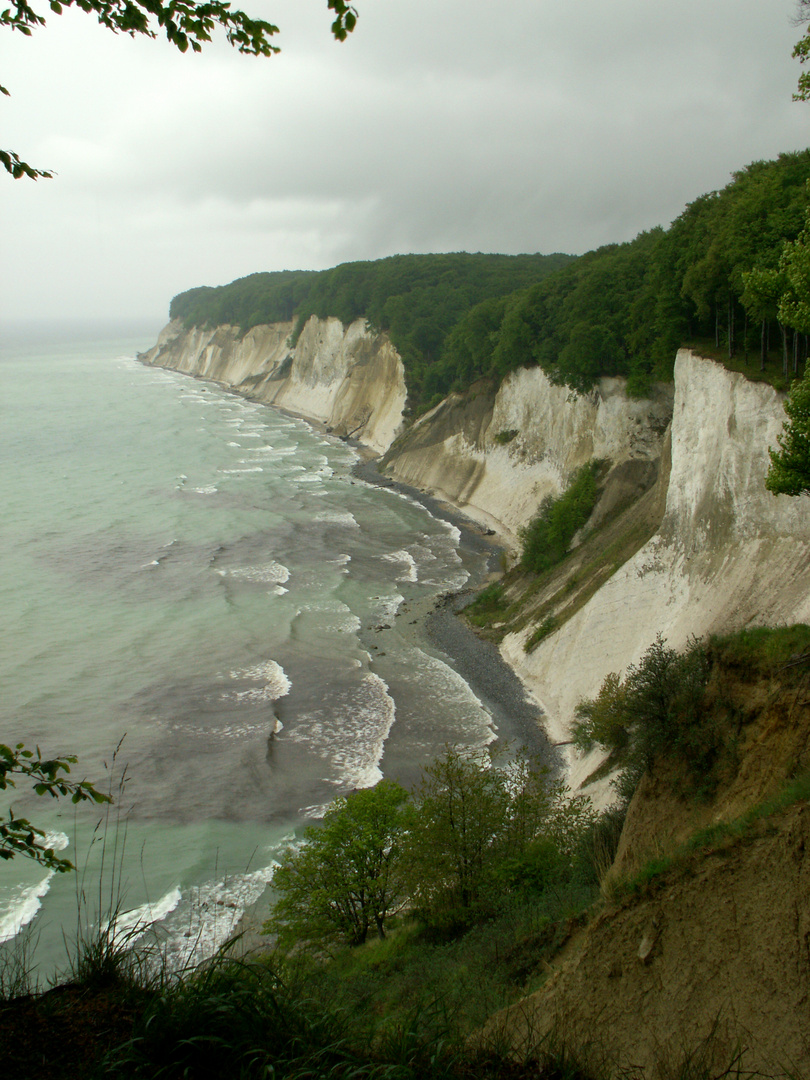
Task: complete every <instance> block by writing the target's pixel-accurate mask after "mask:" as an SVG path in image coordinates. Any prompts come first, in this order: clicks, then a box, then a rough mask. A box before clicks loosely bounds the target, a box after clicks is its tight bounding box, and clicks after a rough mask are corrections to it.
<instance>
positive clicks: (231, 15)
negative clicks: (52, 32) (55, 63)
mask: <svg viewBox="0 0 810 1080" xmlns="http://www.w3.org/2000/svg"><path fill="white" fill-rule="evenodd" d="M73 6H75V7H77V8H79V9H80V10H81V11H84V12H85V13H86V14H88V15H95V16H96V17H97V18H98V21H99V22H100V23H101V25H102V26H106V27H107V29H108V30H112V31H113V32H114V33H118V32H120V33H124V34H129V35H131V36H133V37H134V36H135V35H136V34H142V35H144V36H145V37H150V38H155V37H157V36H158V32H159V31H162V32H163V34H165V36H166V39H167V40H168V41H170V42H171V44H172V45H174V46H175V47H176V48H178V49H179V50H180V52H186V51H187V50H188V48H189V47H190V48H191V50H192V52H201V51H202V47H203V45H204V44H205V43H206V42H208V41H210V40H211V34H212V33H213V31H214V30H215V29H216V27H217V26H219V27H220V28H221V29H222V30H224V31H225V36H226V37H227V39H228V41H229V43H230V44H231V45H233V46H234V48H235V49H238V50H239V52H241V53H245V54H246V55H248V56H272V54H273V53H276V52H278V51H279V49H278V46H277V45H275V44H273V42H272V41H271V38H272V37H273V36H274V35H275V34H277V33H278V27H277V26H274V25H273V24H272V23H269V22H266V21H265V20H264V19H253V18H251V17H250V16H249V15H247V14H246V13H245V12H244V11H241V10H236V11H234V10H232V9H231V5H230V3H229V2H228V0H204V2H203V3H194V2H193V0H48V4H47V8H45V10H47V11H48V13H49V14H54V15H61V14H62V12H63V11H64V9H65V8H67V7H73ZM327 7H328V8H329V9H330V10H331V11H332V12H333V13H334V16H335V18H334V21H333V23H332V33H333V35H334V36H335V38H337V40H338V41H344V40H345V39H346V37H347V35H348V34H350V33H351V31H352V30H354V27H355V25H356V23H357V12H356V11H355V9H354V8H353V7H352V6H351V5H350V4H347V3H346V2H345V0H327ZM42 10H43V9H42V8H40V11H35V10H34V8H33V7H31V5H30V4H29V3H28V0H12V3H11V7H8V8H6V9H5V10H2V11H0V26H7V27H8V28H9V29H11V30H17V31H19V32H20V33H21V34H25V35H26V36H30V35H31V33H32V32H33V31H34V30H35V29H37V28H39V27H43V26H45V17H44V15H42V14H41V13H40V12H41V11H42ZM0 93H3V94H6V95H7V96H8V93H9V91H8V90H7V89H6V88H5V87H4V86H0ZM0 164H2V165H3V167H4V168H5V169H6V171H7V172H9V173H11V175H12V176H13V177H14V178H15V179H19V178H20V177H22V176H27V177H29V178H30V179H32V180H36V179H38V178H39V177H51V176H52V175H53V173H51V172H48V171H47V170H44V169H35V168H34V167H33V166H31V165H29V164H28V163H27V162H25V161H22V160H21V158H20V157H19V155H17V154H15V153H14V152H13V151H10V150H0Z"/></svg>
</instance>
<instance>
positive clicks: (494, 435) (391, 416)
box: [142, 317, 810, 803]
mask: <svg viewBox="0 0 810 1080" xmlns="http://www.w3.org/2000/svg"><path fill="white" fill-rule="evenodd" d="M291 329H292V327H291V324H289V323H281V324H277V325H274V326H260V327H256V328H254V329H253V330H251V331H250V332H249V333H248V334H246V335H245V336H244V337H241V336H240V335H239V333H238V331H237V330H236V329H235V328H233V327H218V328H216V329H212V330H198V329H192V330H183V328H182V326H181V325H180V324H178V323H173V324H170V326H168V327H167V328H166V330H165V331H164V332H163V333H162V335H161V338H160V340H159V342H158V345H157V346H156V347H155V348H154V349H152V350H151V352H149V353H147V354H145V355H144V356H143V357H142V359H143V360H145V361H146V362H147V363H151V364H157V365H161V366H164V367H169V368H173V369H174V370H177V371H184V372H188V373H189V374H194V375H198V376H202V377H204V378H210V379H216V380H218V381H219V382H222V383H224V384H225V385H227V386H230V387H232V388H234V389H235V390H237V391H239V392H241V393H245V394H248V395H250V396H251V397H254V398H256V399H258V400H260V401H266V402H269V403H274V404H277V405H281V406H283V407H284V408H286V409H289V410H290V411H291V412H294V413H297V414H299V415H301V416H304V417H307V418H312V419H315V420H318V421H321V422H323V423H324V424H326V425H328V426H329V427H331V428H332V429H333V430H335V431H336V432H337V433H338V434H347V433H351V432H354V434H355V435H356V437H357V438H358V439H360V440H361V441H362V442H364V443H366V444H367V445H368V446H369V447H370V448H371V449H373V450H375V451H376V452H378V453H382V454H384V455H385V456H384V458H383V462H382V466H383V468H384V469H386V470H387V471H388V472H389V474H390V475H391V476H392V477H394V478H395V479H397V480H401V481H403V482H405V483H409V484H412V485H414V486H416V487H419V488H422V489H424V490H428V491H430V492H432V493H433V494H435V495H438V496H439V497H440V498H444V499H445V500H447V501H448V502H450V503H452V504H454V505H455V506H456V507H458V508H460V509H462V510H463V511H464V512H465V513H467V514H468V515H469V516H470V517H472V518H473V519H475V520H477V521H478V522H480V523H481V524H482V525H485V526H488V527H490V528H492V529H493V530H494V531H495V532H496V533H497V534H498V536H499V538H500V539H502V540H503V542H504V543H505V544H507V546H508V545H512V546H514V545H515V544H516V541H517V533H518V530H519V529H520V527H521V526H522V525H525V524H527V523H528V522H529V521H530V520H531V518H532V516H533V515H534V514H536V512H537V510H538V508H539V506H540V504H541V502H542V500H543V499H544V498H545V496H546V495H558V494H559V493H560V492H561V491H562V490H564V488H565V487H566V486H567V484H568V482H569V481H570V479H571V476H572V475H573V473H574V472H575V470H576V469H577V468H578V467H579V466H581V465H583V464H585V463H586V462H588V461H590V460H592V459H593V458H599V459H602V460H604V461H605V463H606V464H605V469H606V481H605V484H604V491H605V494H604V496H603V498H602V500H601V501H600V503H599V505H598V506H597V509H596V511H595V514H594V518H593V519H592V521H591V522H590V523H589V524H590V526H591V527H593V526H594V525H599V524H602V523H604V522H605V521H607V522H608V531H607V532H606V533H605V536H606V537H607V539H610V531H609V528H610V527H611V526H610V522H611V519H612V516H613V518H615V512H616V509H617V506H619V504H627V503H628V502H629V503H631V504H632V503H633V502H634V501H635V503H636V505H637V506H638V507H639V508H640V510H639V513H641V511H643V515H642V516H644V517H645V522H646V524H644V528H645V529H646V530H647V531H646V532H645V533H644V535H643V537H642V540H641V541H639V543H642V542H643V541H644V540H645V539H646V537H650V536H651V539H649V540H647V541H646V542H643V546H641V548H640V550H636V549H637V548H638V543H637V544H636V546H635V548H633V550H635V552H636V553H635V554H634V555H632V557H630V558H629V559H628V560H627V561H626V562H624V563H623V565H620V566H618V568H617V567H616V566H615V565H614V564H611V565H607V566H605V567H603V568H602V569H600V571H599V573H600V575H602V576H601V577H600V578H599V580H598V582H597V584H598V587H597V588H596V589H595V591H594V592H593V595H590V598H589V599H588V600H587V602H585V603H583V604H580V605H578V609H577V610H576V611H575V612H574V613H573V614H572V615H570V617H569V615H568V614H567V613H564V617H563V618H561V619H560V620H559V621H560V623H561V625H560V626H559V628H558V629H557V630H555V631H554V632H553V633H551V634H550V635H549V636H548V637H547V638H546V639H545V640H543V641H542V642H540V644H539V645H537V646H536V647H535V648H534V649H533V650H532V651H530V652H527V651H526V650H525V647H524V646H525V643H526V641H527V639H528V637H529V636H530V635H531V633H532V631H533V629H534V625H533V624H532V622H531V621H529V622H528V623H527V625H526V626H525V627H523V628H521V629H520V630H519V631H517V632H514V633H510V634H508V635H507V636H506V637H505V638H504V640H503V642H502V645H501V651H502V654H503V656H504V658H505V659H506V660H507V662H508V663H509V664H510V665H511V666H512V667H513V668H514V669H515V670H516V671H517V673H518V674H519V676H520V677H521V679H522V680H523V682H524V684H525V685H526V687H527V689H528V690H529V691H530V693H531V694H532V695H533V696H534V697H535V698H536V700H537V701H538V704H539V705H540V706H541V707H542V709H543V711H544V713H545V724H546V726H547V728H548V729H549V733H550V735H551V737H552V740H553V741H555V742H560V743H565V742H566V741H567V740H568V738H569V732H570V724H571V721H572V719H573V715H574V709H575V706H576V704H577V702H578V701H579V700H580V699H581V698H582V697H587V696H592V695H593V694H595V693H596V692H597V691H598V690H599V687H600V685H601V683H602V681H603V679H604V677H605V676H606V675H607V674H608V673H609V672H611V671H617V672H624V671H625V670H626V669H627V667H628V665H630V664H632V663H635V662H637V661H638V660H639V659H640V658H641V657H642V656H643V654H644V652H645V651H646V649H647V648H648V647H649V645H650V644H651V643H652V642H653V641H654V640H655V638H656V636H657V635H658V634H659V633H660V634H662V635H663V636H664V637H665V638H666V639H667V642H668V644H669V645H670V646H671V647H673V648H680V647H682V646H683V645H684V644H685V643H686V641H687V639H688V638H689V637H690V636H691V635H697V636H702V635H705V634H709V633H713V632H721V631H723V632H724V631H728V630H733V629H738V628H740V627H743V626H747V625H753V624H779V623H792V622H806V621H810V512H808V500H807V499H805V498H799V499H793V498H790V497H788V496H778V497H775V496H773V495H771V494H770V493H769V492H767V491H766V490H765V488H764V478H765V475H766V472H767V469H768V465H769V458H768V447H769V446H774V445H775V444H776V437H777V435H778V434H779V432H780V431H781V429H782V425H783V422H784V410H783V407H782V396H781V395H780V394H778V393H777V392H776V391H775V390H773V389H772V388H771V387H768V386H766V385H764V384H754V383H750V382H748V381H747V380H746V379H745V378H744V377H743V376H742V375H737V374H734V373H732V372H729V371H727V370H726V369H725V368H724V367H722V366H721V365H719V364H716V363H714V362H712V361H710V360H706V359H703V358H701V357H699V356H696V355H694V354H693V353H691V352H689V351H688V350H681V352H680V353H679V354H678V357H677V361H676V366H675V389H674V400H673V392H672V388H671V387H659V388H656V390H655V392H654V393H653V394H651V396H650V397H649V398H647V399H644V400H634V399H630V398H628V397H627V395H626V393H625V389H624V383H623V380H619V379H603V380H601V382H600V383H599V384H598V386H597V387H596V388H595V389H594V390H593V391H592V392H590V393H588V394H576V393H573V392H572V391H570V390H569V389H568V388H566V387H561V386H555V385H554V384H552V383H551V382H550V381H549V379H548V378H547V377H546V375H545V374H544V373H543V371H542V370H540V369H539V368H535V369H532V370H523V371H518V372H514V373H512V374H511V375H510V376H509V377H508V378H507V379H506V380H505V381H504V382H503V384H502V385H501V387H500V389H499V390H498V391H497V393H493V391H492V389H491V388H490V387H489V386H488V385H487V384H484V383H482V384H480V385H479V386H476V387H473V388H472V389H471V390H469V391H468V392H467V393H466V394H464V395H451V396H450V397H449V398H448V399H446V400H445V401H444V402H442V403H441V404H440V405H439V406H438V407H437V408H435V409H434V410H432V411H431V412H430V413H427V414H426V415H425V416H423V417H422V418H420V419H419V420H418V421H417V422H416V423H415V424H413V425H412V426H411V427H409V428H408V429H407V430H405V431H404V432H403V433H402V434H401V435H400V436H399V437H398V438H396V436H397V434H398V433H399V432H400V431H402V428H403V421H402V413H403V408H404V405H405V400H406V390H405V380H404V373H403V368H402V362H401V360H400V358H399V356H398V354H397V353H396V350H395V349H394V348H393V346H392V345H391V343H390V341H389V340H388V338H387V337H386V335H383V334H375V333H372V332H370V331H369V330H368V329H367V327H366V325H365V323H364V322H363V321H362V320H359V321H357V322H355V323H353V324H352V325H351V326H349V327H344V326H343V325H342V324H341V323H340V322H339V321H338V320H336V319H327V320H319V319H316V318H314V317H313V318H312V319H310V320H309V322H308V323H307V325H306V327H305V328H304V331H303V333H302V334H301V336H300V338H299V340H298V342H297V344H296V346H295V348H294V349H293V348H291V347H290V346H289V344H288V339H289V335H290V332H291ZM670 447H671V453H670ZM619 508H620V506H619ZM651 520H652V525H650V524H649V522H650V521H651ZM656 526H657V527H656ZM616 528H618V526H616ZM639 528H641V525H639ZM598 539H599V538H598V537H597V540H598ZM588 557H589V558H590V555H589V556H588ZM622 557H623V556H622ZM619 561H620V560H619ZM575 606H577V605H575ZM566 753H567V754H568V764H569V770H570V778H571V781H572V783H573V785H574V786H578V785H580V784H582V783H583V781H584V780H585V779H586V778H587V777H588V776H589V775H590V773H591V772H592V771H593V769H594V768H595V767H596V766H597V765H598V763H599V757H598V752H596V751H595V752H593V753H592V754H591V755H588V756H587V757H584V758H582V757H577V756H576V755H575V754H574V752H573V750H571V749H570V748H568V749H567V750H566ZM592 793H593V794H594V796H595V798H596V801H597V803H604V802H606V801H608V800H609V798H610V791H609V789H608V788H607V786H606V785H605V784H603V785H602V787H601V788H600V789H599V790H594V791H593V792H592Z"/></svg>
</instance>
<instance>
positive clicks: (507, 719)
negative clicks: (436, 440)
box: [350, 440, 565, 775]
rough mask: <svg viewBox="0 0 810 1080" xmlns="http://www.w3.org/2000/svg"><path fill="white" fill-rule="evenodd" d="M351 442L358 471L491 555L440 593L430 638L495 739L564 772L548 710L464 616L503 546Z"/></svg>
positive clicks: (466, 544)
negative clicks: (486, 717)
mask: <svg viewBox="0 0 810 1080" xmlns="http://www.w3.org/2000/svg"><path fill="white" fill-rule="evenodd" d="M350 445H353V446H354V448H355V449H357V450H359V451H360V452H361V453H362V454H364V460H361V461H358V462H357V463H356V464H355V465H354V466H353V467H352V475H353V476H356V477H357V478H358V479H359V480H363V481H364V482H365V483H368V484H371V485H373V486H375V487H384V488H389V489H391V490H393V491H397V492H399V493H401V494H403V495H407V496H408V497H409V498H411V499H413V500H414V501H415V502H418V503H419V504H420V505H421V506H424V507H425V509H426V510H427V511H428V512H429V513H430V514H432V515H433V516H434V517H436V518H440V519H441V520H443V521H446V522H448V523H449V524H451V525H453V526H455V527H456V528H457V529H458V530H459V532H460V534H461V539H460V542H459V543H460V546H461V547H463V548H464V549H466V550H467V551H469V552H470V553H472V554H473V555H478V556H483V555H486V556H487V558H486V564H485V567H484V569H483V571H482V572H481V573H480V575H479V578H478V580H476V579H475V577H474V576H471V577H470V579H469V580H468V581H467V582H466V583H465V585H463V586H462V588H461V589H459V590H458V591H457V592H447V593H444V594H443V595H441V596H439V597H438V598H437V600H436V602H435V603H434V605H433V607H432V609H431V610H430V611H429V612H428V613H427V615H426V616H425V617H424V625H425V630H426V632H427V635H428V639H429V641H430V642H431V644H432V645H434V646H435V647H436V648H438V649H439V650H441V651H442V652H443V653H444V654H445V655H446V656H447V657H448V658H449V659H450V660H451V661H452V666H453V668H454V669H455V670H456V671H457V672H458V674H459V675H461V677H462V678H463V679H464V680H465V682H466V683H467V684H468V685H469V686H470V688H471V689H472V691H473V692H474V693H475V695H476V697H478V698H479V699H480V700H481V702H482V703H483V705H484V706H485V708H486V709H487V710H488V711H489V712H490V713H491V715H492V718H493V726H494V727H495V730H496V739H495V742H496V743H498V742H499V743H502V744H505V745H508V746H513V745H515V744H517V746H519V747H524V748H525V749H526V750H527V751H528V753H529V755H530V756H531V757H535V758H538V759H540V761H541V762H542V764H543V765H544V766H545V767H547V768H548V769H550V770H551V771H552V772H553V773H554V774H557V775H560V774H562V773H563V772H564V770H565V762H564V760H563V757H562V755H561V753H560V751H559V749H558V748H557V747H556V746H555V745H554V744H553V743H552V741H551V739H550V737H549V735H548V733H547V731H546V728H545V725H544V724H543V719H542V718H543V710H542V709H541V707H540V706H539V705H538V703H537V702H536V701H534V700H532V698H531V696H530V694H529V691H528V689H527V688H526V687H525V686H524V684H523V683H522V682H521V680H520V679H519V678H518V675H517V674H516V672H515V671H514V669H513V668H511V667H510V666H509V664H507V662H506V661H505V660H504V658H503V657H502V656H501V654H500V651H499V650H498V648H497V646H496V645H494V644H493V643H492V642H490V641H485V640H484V639H483V638H480V637H479V636H478V635H477V634H476V633H475V631H474V630H472V629H471V628H470V627H469V626H468V625H467V623H466V622H464V620H463V619H462V618H461V617H460V615H461V611H462V610H463V609H464V608H465V607H466V606H467V604H468V603H470V602H471V601H472V599H473V598H474V596H475V594H476V593H477V592H478V591H479V589H481V588H482V587H483V586H484V585H485V584H486V582H487V580H488V579H490V578H491V577H492V576H493V575H494V574H496V573H497V571H496V570H495V567H494V565H493V564H494V563H495V562H496V561H497V560H499V559H500V556H501V553H502V552H503V551H504V548H503V547H502V546H501V545H499V544H497V543H496V542H495V541H494V540H493V539H492V538H491V537H490V536H489V535H487V533H486V532H485V530H484V529H483V528H482V527H481V526H480V525H479V524H478V523H477V522H475V521H473V520H472V519H471V518H468V517H465V515H464V514H463V513H462V512H461V511H460V510H458V509H456V508H454V507H452V506H450V505H449V504H448V503H446V502H443V501H440V500H439V499H436V498H435V497H434V496H432V495H429V494H428V493H427V492H424V491H420V490H419V489H418V488H414V487H411V486H410V485H408V484H403V483H402V482H400V481H399V480H392V479H391V477H389V476H386V475H385V474H384V473H381V472H380V471H379V469H378V468H377V461H378V459H377V458H371V457H368V456H366V455H367V453H368V451H367V450H366V448H365V447H363V446H362V444H360V443H357V442H356V441H355V440H351V443H350ZM398 616H399V613H398Z"/></svg>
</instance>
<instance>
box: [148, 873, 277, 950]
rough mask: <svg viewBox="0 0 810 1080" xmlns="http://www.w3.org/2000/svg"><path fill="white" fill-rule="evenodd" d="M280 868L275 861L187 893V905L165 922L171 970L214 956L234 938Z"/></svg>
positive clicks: (185, 903)
mask: <svg viewBox="0 0 810 1080" xmlns="http://www.w3.org/2000/svg"><path fill="white" fill-rule="evenodd" d="M277 866H278V863H277V862H276V861H273V862H272V863H270V865H269V866H263V867H261V868H260V869H259V870H254V871H252V872H250V873H244V874H235V875H233V876H231V877H226V878H222V879H220V880H219V881H208V882H204V883H203V884H202V885H200V886H198V887H197V888H196V889H194V890H193V891H190V892H188V893H186V894H185V895H184V900H185V901H186V902H184V903H183V905H182V907H181V908H179V909H178V910H176V911H174V912H173V913H172V914H171V916H170V918H169V919H168V920H164V923H163V927H164V929H165V930H166V932H167V938H168V940H167V943H166V945H165V946H164V952H165V953H166V959H167V962H168V966H169V968H170V969H173V970H177V969H179V968H181V967H185V966H187V965H190V964H196V963H199V962H200V961H201V960H204V959H206V958H207V957H209V956H213V954H214V953H215V952H216V951H217V949H218V948H219V947H220V946H221V945H223V944H224V943H225V942H226V941H227V940H228V938H230V937H232V936H233V934H234V933H235V931H236V928H237V925H238V923H239V920H240V919H241V918H242V916H243V915H244V913H245V911H246V909H247V908H249V907H250V906H251V905H252V904H255V903H256V901H257V900H259V898H260V897H261V895H262V893H263V892H264V890H265V889H266V888H267V886H268V884H269V883H270V882H271V881H272V879H273V874H274V872H275V870H276V867H277Z"/></svg>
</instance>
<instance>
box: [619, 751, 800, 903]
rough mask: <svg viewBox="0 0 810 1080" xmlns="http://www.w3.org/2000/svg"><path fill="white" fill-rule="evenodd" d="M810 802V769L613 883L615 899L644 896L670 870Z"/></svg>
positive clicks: (748, 833)
mask: <svg viewBox="0 0 810 1080" xmlns="http://www.w3.org/2000/svg"><path fill="white" fill-rule="evenodd" d="M807 800H810V770H808V771H807V772H803V773H800V774H799V775H797V776H795V777H792V778H790V779H789V780H786V781H785V782H784V783H783V784H782V785H781V787H780V788H779V790H778V791H777V792H775V793H774V794H773V795H772V796H771V797H770V798H768V799H765V800H763V801H762V802H759V803H757V804H756V805H755V806H752V807H750V808H749V809H748V810H746V811H745V813H743V814H741V815H740V816H739V817H737V818H734V819H733V820H732V821H726V822H717V823H716V824H714V825H710V826H708V827H707V828H705V829H700V830H698V831H697V832H696V833H694V834H693V835H692V836H691V837H690V838H689V839H688V840H686V841H684V842H683V843H682V844H680V845H679V846H678V847H677V848H676V849H675V851H673V852H672V853H671V854H669V855H663V856H656V857H655V858H652V859H649V860H648V861H647V862H646V863H645V864H644V865H643V866H642V867H641V868H640V869H639V870H638V871H636V872H635V873H634V874H632V875H631V876H630V877H628V878H625V879H623V880H620V881H616V882H614V883H612V885H611V896H612V897H613V898H620V897H622V896H631V895H637V894H640V893H644V892H646V891H647V890H648V889H649V888H650V886H651V885H652V884H653V883H654V882H655V881H656V880H657V879H658V878H660V877H661V876H662V875H663V874H665V873H667V872H668V871H669V870H671V869H673V868H675V867H683V866H686V865H688V864H689V863H690V862H692V861H693V860H694V857H695V856H696V855H699V854H703V853H706V852H709V851H712V850H716V849H720V848H722V847H723V846H725V845H726V844H733V843H736V842H737V841H739V840H744V839H746V838H750V837H751V836H752V835H753V832H754V829H755V828H756V826H757V825H758V824H759V823H760V822H762V821H766V820H767V819H768V818H771V817H775V816H776V815H778V814H781V813H783V812H784V811H785V810H787V809H788V808H789V807H791V806H793V805H794V804H795V803H797V802H802V801H807Z"/></svg>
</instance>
